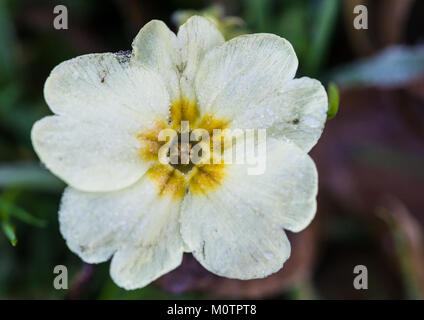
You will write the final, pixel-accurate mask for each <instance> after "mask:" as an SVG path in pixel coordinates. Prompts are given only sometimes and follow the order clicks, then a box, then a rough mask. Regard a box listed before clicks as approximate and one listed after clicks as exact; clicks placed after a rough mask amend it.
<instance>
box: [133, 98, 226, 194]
mask: <svg viewBox="0 0 424 320" xmlns="http://www.w3.org/2000/svg"><path fill="white" fill-rule="evenodd" d="M167 120H168V121H167V122H166V121H162V120H157V121H154V122H152V124H151V125H150V126H148V127H146V128H144V129H143V130H142V131H141V132H140V133H139V134H138V135H137V138H138V140H139V141H140V143H141V147H140V150H139V152H140V157H141V158H142V159H143V160H145V161H148V162H152V164H153V165H152V167H151V168H150V169H149V170H148V171H147V177H148V178H149V179H151V180H152V181H153V183H154V185H155V186H156V187H157V190H158V194H159V195H160V196H170V197H171V198H172V199H175V200H179V199H181V198H182V197H183V196H184V195H185V193H186V192H187V191H188V190H190V191H191V192H192V193H193V194H196V195H205V194H207V193H208V192H211V191H213V190H215V189H216V188H217V187H219V186H220V185H221V184H222V181H223V179H224V178H225V164H222V163H220V164H214V163H213V161H212V159H210V163H209V164H205V163H204V162H202V163H201V164H194V163H192V162H190V163H189V164H187V165H185V164H177V165H172V164H162V163H160V162H159V149H160V148H161V147H162V146H163V145H164V144H165V143H167V142H169V141H159V133H160V132H161V131H162V130H164V129H173V130H175V131H178V134H180V131H181V121H188V122H189V126H190V129H191V130H194V129H204V130H206V131H207V132H208V133H209V135H210V141H211V142H212V140H213V138H214V137H213V134H214V132H213V131H214V129H221V130H224V129H226V128H227V127H228V123H229V121H227V120H224V119H218V118H216V117H214V116H213V115H211V114H206V115H202V116H201V115H200V112H199V109H198V107H197V103H196V102H193V101H190V100H188V99H181V100H178V101H176V102H174V103H173V104H172V105H171V107H170V115H169V119H167ZM215 138H216V137H215ZM218 138H219V140H222V136H221V137H218ZM195 143H197V142H195ZM190 147H192V144H191V143H190ZM211 147H212V146H211ZM179 148H180V146H179ZM178 151H180V149H178ZM211 155H212V153H211Z"/></svg>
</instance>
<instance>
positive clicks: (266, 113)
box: [195, 34, 328, 151]
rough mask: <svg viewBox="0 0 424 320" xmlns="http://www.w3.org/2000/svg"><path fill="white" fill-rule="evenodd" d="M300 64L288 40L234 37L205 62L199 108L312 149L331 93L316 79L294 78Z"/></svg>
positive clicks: (200, 78)
mask: <svg viewBox="0 0 424 320" xmlns="http://www.w3.org/2000/svg"><path fill="white" fill-rule="evenodd" d="M297 65H298V62H297V58H296V55H295V52H294V51H293V48H292V46H291V45H290V43H289V42H287V41H286V40H284V39H283V38H280V37H278V36H275V35H270V34H254V35H248V36H240V37H237V38H234V39H232V40H230V41H228V42H226V43H225V44H224V45H222V46H220V47H217V48H214V49H212V50H211V51H210V52H209V53H208V54H207V55H206V57H205V58H204V59H203V61H202V63H201V64H200V67H199V71H198V73H197V76H196V79H195V88H196V93H197V97H198V99H199V108H200V112H201V114H203V115H205V114H213V115H214V116H216V117H218V118H222V119H227V120H229V121H231V125H232V126H233V127H234V128H239V129H245V128H265V129H267V131H268V133H269V134H271V135H272V136H283V137H286V138H288V139H290V140H292V141H294V142H295V143H296V144H297V145H298V146H299V147H300V148H301V149H302V150H304V151H309V150H310V149H311V148H312V147H313V146H314V145H315V143H316V142H317V140H318V138H319V137H320V135H321V133H322V130H323V127H324V123H325V120H326V111H327V107H328V102H327V94H326V92H325V89H324V88H323V87H322V85H321V84H320V83H319V81H317V80H313V79H309V78H302V79H295V80H293V77H294V75H295V72H296V69H297Z"/></svg>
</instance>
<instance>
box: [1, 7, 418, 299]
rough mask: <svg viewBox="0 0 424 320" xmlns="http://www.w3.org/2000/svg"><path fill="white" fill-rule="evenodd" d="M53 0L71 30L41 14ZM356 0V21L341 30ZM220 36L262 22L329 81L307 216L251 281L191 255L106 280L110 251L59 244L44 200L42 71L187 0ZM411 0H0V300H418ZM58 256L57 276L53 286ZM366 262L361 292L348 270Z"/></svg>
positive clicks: (106, 46) (183, 11)
mask: <svg viewBox="0 0 424 320" xmlns="http://www.w3.org/2000/svg"><path fill="white" fill-rule="evenodd" d="M59 4H61V5H65V6H66V7H67V8H68V14H69V29H68V30H55V29H54V28H53V19H54V14H53V8H54V7H55V6H56V5H59ZM359 4H365V5H366V6H367V7H368V11H369V12H368V13H369V18H368V20H369V21H368V22H369V29H368V30H356V29H354V28H353V19H354V18H355V15H354V14H353V8H354V7H355V6H356V5H359ZM195 13H196V14H202V15H206V16H208V17H209V18H211V19H213V20H214V21H215V22H216V23H217V24H218V26H219V28H220V29H221V31H222V32H223V33H224V34H225V36H226V37H227V38H231V37H234V36H237V35H239V34H243V33H255V32H271V33H275V34H278V35H280V36H283V37H285V38H287V39H288V40H289V41H290V42H291V43H292V44H293V46H294V48H295V50H296V53H297V55H298V57H299V61H300V68H299V72H298V76H302V75H307V76H311V77H316V78H318V79H320V80H321V81H322V82H323V83H324V84H325V85H328V84H329V83H335V84H336V85H337V87H338V88H339V89H340V92H339V93H338V91H337V89H335V88H336V87H335V86H332V89H331V92H332V96H333V97H334V96H335V95H337V94H340V110H339V113H338V115H337V116H336V117H335V118H334V119H333V120H329V121H328V123H327V127H326V130H325V132H324V135H323V137H322V139H321V140H320V141H319V143H318V145H317V146H316V147H315V148H314V149H313V151H312V156H313V158H314V159H315V161H316V163H317V166H318V170H319V174H320V193H319V198H318V213H317V217H316V219H315V221H314V222H313V224H312V225H311V226H310V227H309V228H307V229H306V230H305V231H303V232H301V233H299V234H289V236H290V238H291V242H292V246H293V248H292V252H293V253H292V257H291V258H290V260H289V261H288V262H287V263H286V266H285V267H284V268H283V270H282V271H280V272H278V273H277V274H275V275H273V276H271V277H269V278H267V279H263V280H252V281H244V282H242V281H237V280H229V279H223V278H219V277H216V276H214V275H212V274H210V273H208V272H207V271H205V270H204V269H203V268H202V267H201V266H200V265H199V264H197V263H196V262H195V261H194V259H192V257H191V256H190V255H186V256H185V257H184V262H183V265H182V266H181V267H180V268H178V269H177V270H176V271H174V272H172V273H170V274H168V275H165V276H164V277H162V278H161V279H159V280H158V281H156V282H155V283H154V284H152V285H150V286H148V287H146V288H143V289H140V290H135V291H125V290H122V289H120V288H118V287H117V286H116V285H114V283H113V282H112V281H111V279H110V277H109V275H108V266H109V263H104V264H100V265H97V266H92V265H86V264H83V262H82V261H81V260H80V259H79V258H78V257H77V256H75V255H74V254H72V253H71V252H70V251H69V249H68V248H67V247H66V244H65V242H64V240H63V239H62V237H61V235H60V233H59V227H58V222H57V210H58V206H59V203H60V197H61V193H62V191H63V189H64V184H63V183H62V182H61V181H59V180H58V179H57V178H55V177H54V176H53V175H51V174H50V173H49V172H48V171H47V170H45V169H44V167H43V166H42V164H41V163H40V162H39V160H38V159H37V157H36V155H35V154H34V151H33V149H32V146H31V141H30V130H31V127H32V124H33V123H34V122H35V121H36V120H38V119H40V118H42V117H43V116H45V115H48V114H49V113H50V111H49V109H48V107H47V105H46V103H45V102H44V100H43V84H44V81H45V79H46V78H47V76H48V74H49V72H50V71H51V70H52V68H53V67H54V66H56V65H57V64H58V63H60V62H62V61H64V60H67V59H70V58H73V57H75V56H78V55H81V54H85V53H93V52H107V51H110V52H117V51H119V50H128V49H130V45H131V41H132V39H133V38H134V36H135V35H136V34H137V32H138V30H139V29H140V28H141V27H142V26H143V25H144V24H145V23H147V22H148V21H150V20H151V19H160V20H164V21H165V22H166V23H167V24H168V26H170V27H171V28H172V29H173V30H174V31H175V30H177V27H178V25H179V24H181V23H182V22H183V21H184V20H185V19H186V18H187V17H189V16H190V15H191V14H195ZM423 22H424V3H423V2H422V1H414V0H383V1H381V0H373V1H366V0H341V1H339V0H228V1H206V0H205V1H203V0H186V1H184V0H173V1H162V2H161V1H147V0H143V1H141V0H138V1H137V0H122V1H120V0H93V1H86V0H57V1H47V0H46V1H41V0H0V224H1V230H0V299H15V298H17V299H34V298H37V299H65V298H66V299H167V298H176V299H180V298H181V299H204V298H261V299H262V298H264V299H265V298H266V299H269V298H273V299H388V298H391V299H422V298H423V297H424V242H423V226H424V199H423V198H424V166H423V164H424V47H423V40H424V25H423ZM56 265H65V266H67V268H68V271H69V286H70V288H69V290H55V289H54V288H53V279H54V276H55V275H54V274H53V269H54V266H56ZM356 265H365V266H366V267H367V268H368V276H369V284H368V288H369V289H368V290H355V289H354V288H353V285H352V283H353V279H354V277H355V274H353V269H354V267H355V266H356Z"/></svg>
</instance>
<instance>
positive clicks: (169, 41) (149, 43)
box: [132, 20, 181, 101]
mask: <svg viewBox="0 0 424 320" xmlns="http://www.w3.org/2000/svg"><path fill="white" fill-rule="evenodd" d="M132 47H133V53H134V57H135V60H136V61H138V62H140V63H141V64H143V65H144V66H147V67H148V68H150V69H152V70H154V71H156V72H157V73H158V74H160V76H161V77H162V78H163V80H164V83H165V84H166V87H167V89H168V92H169V95H170V97H171V100H172V101H175V100H177V99H179V97H180V89H179V79H180V76H179V71H178V68H179V67H180V66H181V57H180V49H179V45H178V40H177V36H176V35H175V33H173V32H172V31H171V30H169V29H168V27H167V26H166V25H165V24H164V23H163V22H162V21H158V20H152V21H150V22H149V23H147V24H146V25H145V26H144V27H143V28H142V29H141V30H140V31H139V33H138V34H137V36H136V37H135V39H134V42H133V44H132Z"/></svg>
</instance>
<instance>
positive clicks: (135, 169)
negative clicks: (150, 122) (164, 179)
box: [31, 116, 149, 191]
mask: <svg viewBox="0 0 424 320" xmlns="http://www.w3.org/2000/svg"><path fill="white" fill-rule="evenodd" d="M31 138H32V144H33V146H34V149H35V151H36V152H37V155H38V156H39V158H40V159H41V161H42V162H43V163H44V164H45V165H46V166H47V167H48V168H49V169H50V170H51V171H52V172H53V173H54V174H56V175H57V176H59V177H60V178H61V179H63V180H64V181H66V183H67V184H69V185H71V186H73V187H75V188H77V189H80V190H85V191H110V190H117V189H121V188H124V187H126V186H129V185H131V184H133V183H134V182H136V181H137V180H138V179H139V178H140V177H141V176H142V175H143V174H144V173H145V172H146V170H147V169H148V166H149V163H147V162H145V161H143V160H142V159H141V157H140V155H139V149H138V144H139V142H138V141H137V138H136V135H135V134H130V133H128V132H126V131H125V130H123V128H116V127H113V126H109V125H108V124H104V123H102V122H99V123H96V122H94V123H93V122H87V121H81V120H75V119H74V118H71V117H69V116H50V117H45V118H44V119H42V120H40V121H37V122H36V123H35V124H34V126H33V128H32V132H31Z"/></svg>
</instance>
